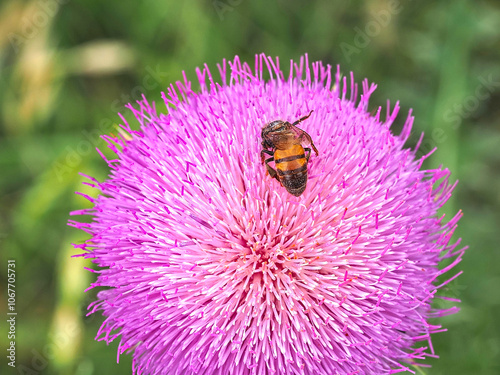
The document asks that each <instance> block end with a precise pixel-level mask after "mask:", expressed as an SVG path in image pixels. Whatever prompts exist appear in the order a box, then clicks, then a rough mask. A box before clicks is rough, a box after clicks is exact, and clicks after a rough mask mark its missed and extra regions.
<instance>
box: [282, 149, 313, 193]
mask: <svg viewBox="0 0 500 375" xmlns="http://www.w3.org/2000/svg"><path fill="white" fill-rule="evenodd" d="M274 163H275V166H276V171H277V172H278V177H279V179H280V181H281V183H282V184H283V186H284V187H285V188H286V190H287V191H288V192H289V193H290V194H292V195H295V196H299V195H301V194H302V193H303V192H304V190H305V189H306V184H307V159H306V156H305V153H304V148H303V147H302V146H301V145H298V144H296V145H293V146H292V147H290V148H289V149H286V150H276V151H275V153H274Z"/></svg>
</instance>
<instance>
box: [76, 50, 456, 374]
mask: <svg viewBox="0 0 500 375" xmlns="http://www.w3.org/2000/svg"><path fill="white" fill-rule="evenodd" d="M218 67H219V71H220V76H221V80H220V81H221V82H220V83H217V81H216V80H215V79H213V78H212V74H211V73H210V71H209V70H208V68H207V67H206V66H205V68H204V69H203V70H199V69H198V70H197V75H198V77H199V81H200V85H201V90H200V91H199V92H197V91H196V90H194V89H193V88H192V85H191V82H189V81H187V79H186V78H184V82H177V83H176V86H174V85H171V86H170V87H169V88H168V89H167V92H166V94H164V95H163V98H164V100H165V103H166V105H167V108H168V111H165V112H168V114H164V113H161V112H158V111H157V110H156V108H155V105H154V104H152V105H151V104H149V103H148V102H147V101H146V99H145V98H144V100H143V101H141V102H139V105H140V108H139V109H134V107H132V106H130V109H131V110H132V111H133V112H134V113H135V115H136V117H137V119H138V120H139V122H140V124H141V127H140V131H135V130H132V127H131V126H130V125H129V124H128V123H127V122H126V121H125V120H124V119H123V121H124V124H123V125H122V131H121V133H122V135H121V136H119V137H116V138H114V137H110V136H104V138H105V139H106V140H107V142H108V145H109V147H110V148H111V149H112V150H113V151H114V152H115V153H116V154H117V159H116V160H108V164H109V166H110V168H111V174H110V176H109V178H108V179H107V180H106V181H104V182H98V181H97V180H95V179H93V178H92V177H88V178H89V179H90V180H91V182H90V183H88V184H90V185H92V186H94V187H96V188H98V189H99V190H100V192H101V194H100V195H99V196H98V197H97V198H95V199H94V198H91V197H88V199H90V200H91V201H92V202H93V203H94V207H93V208H92V209H89V210H80V211H76V212H74V213H73V214H87V215H90V216H91V217H92V218H93V220H92V222H91V223H89V224H85V223H80V222H75V221H70V224H71V225H74V226H76V227H78V228H82V229H84V230H86V231H88V232H89V233H90V235H91V238H90V239H89V240H88V241H87V242H86V243H84V244H80V245H76V246H77V248H79V249H83V251H84V254H82V256H85V257H87V258H91V259H93V262H94V263H96V264H97V265H98V266H99V267H100V268H99V269H98V270H96V271H94V272H96V273H97V274H98V277H97V282H95V283H94V284H92V286H91V287H106V288H105V289H104V290H101V291H100V292H99V293H98V297H97V301H95V302H94V303H92V304H91V305H90V306H89V310H90V313H95V312H97V311H102V314H103V315H104V316H105V321H104V323H103V324H102V326H101V328H100V330H99V333H98V336H97V337H96V339H97V340H104V341H106V342H110V341H112V340H114V339H119V346H118V355H120V354H121V353H124V352H131V353H133V372H134V373H137V374H199V375H200V374H224V375H225V374H235V375H236V374H238V375H243V374H390V373H395V372H400V371H405V370H407V371H410V372H413V371H412V370H411V369H410V368H409V367H408V366H409V365H414V364H416V360H421V359H425V358H426V357H429V356H431V357H433V356H435V353H434V350H433V347H432V344H431V334H432V333H436V332H439V331H442V329H441V327H440V326H436V325H433V324H430V323H429V322H428V320H429V318H433V317H439V316H443V315H445V314H449V313H453V312H455V311H456V310H457V309H456V308H451V309H448V310H444V311H441V310H436V309H433V308H431V302H432V301H433V300H434V299H435V298H436V297H438V296H437V293H438V290H439V288H440V287H442V286H443V285H445V284H446V283H447V282H445V283H443V284H441V285H437V278H438V276H440V275H442V274H444V273H446V272H448V271H449V270H450V269H451V268H452V267H453V266H455V265H456V264H457V263H458V262H459V261H460V259H461V256H462V254H463V252H464V249H460V250H455V249H456V247H457V245H458V243H459V242H457V243H454V244H449V240H450V238H451V236H452V233H453V231H454V229H455V227H456V223H457V221H458V220H459V218H460V216H461V213H460V212H459V213H458V214H457V215H456V216H455V217H453V218H452V219H451V220H449V221H448V222H447V223H444V221H443V217H441V218H438V217H437V213H436V212H437V210H438V208H440V207H441V206H442V205H443V204H444V203H445V202H446V200H447V199H448V198H449V197H450V195H451V192H452V190H453V187H454V186H455V185H450V184H449V183H448V178H449V174H450V173H449V171H448V170H447V169H435V170H420V167H421V165H422V162H423V160H424V159H425V158H426V157H427V156H428V155H425V156H423V157H421V158H417V157H416V155H417V149H418V146H417V149H414V150H411V149H408V148H405V147H404V144H405V141H406V140H407V139H408V137H409V136H410V131H411V127H412V124H413V117H412V116H411V113H410V115H409V116H408V118H407V119H406V122H405V124H404V127H403V130H402V132H401V134H400V135H399V136H396V135H394V134H393V133H391V130H390V127H391V124H392V123H393V121H394V120H395V118H396V115H397V113H398V110H399V106H398V104H396V105H395V107H394V108H392V109H391V108H390V106H389V108H387V115H386V116H385V119H383V118H382V117H383V116H382V115H381V111H382V110H381V109H380V108H379V109H378V111H377V112H376V113H375V114H374V115H370V113H369V112H368V100H369V97H370V94H371V93H372V92H373V91H374V89H375V87H376V86H375V85H373V84H372V85H369V84H368V82H367V81H366V80H365V81H364V82H363V84H362V94H361V97H360V99H359V100H358V99H357V93H358V86H357V85H356V84H355V83H354V80H353V77H352V74H351V77H350V94H349V96H348V88H349V87H348V80H347V79H346V77H341V75H340V72H339V70H338V69H337V73H336V75H335V77H332V74H331V69H330V66H326V67H325V66H324V65H323V64H322V63H321V62H317V63H313V64H312V66H311V65H310V64H309V63H308V60H307V56H305V57H304V58H301V60H300V63H299V64H295V63H293V62H291V64H290V73H289V76H288V78H287V79H285V78H284V74H283V72H282V71H281V70H280V67H279V60H278V59H276V60H273V59H271V58H268V57H266V56H264V55H259V56H256V59H255V66H254V68H251V67H250V66H249V65H248V64H247V63H243V62H241V61H240V59H239V58H238V57H236V58H234V60H233V61H232V62H229V63H226V61H224V62H223V64H222V65H219V66H218ZM311 68H312V69H311ZM267 73H269V76H270V77H269V78H268V79H267V80H266V79H265V78H264V76H265V74H267ZM184 77H185V76H184ZM311 110H314V111H313V113H312V114H311V116H310V118H309V119H308V120H307V121H304V122H303V123H301V125H300V127H301V128H302V129H303V130H304V131H307V132H308V133H309V134H310V135H311V137H312V139H313V140H314V143H315V145H316V146H317V148H318V150H319V155H318V156H316V155H315V154H313V155H312V156H311V159H310V160H309V163H308V172H309V181H308V185H307V188H306V190H305V192H304V193H303V194H302V195H301V196H299V197H295V196H293V195H291V194H289V193H288V192H287V191H286V190H285V188H283V187H282V186H281V185H280V183H279V182H278V181H277V180H276V179H272V178H271V177H270V176H268V175H266V168H265V166H263V165H262V164H261V162H260V150H261V148H262V146H261V139H260V135H261V129H262V127H263V126H264V125H265V124H266V123H269V122H271V121H273V120H279V119H281V120H283V121H290V122H292V121H294V120H296V119H298V118H299V117H301V116H304V115H306V114H308V113H309V112H310V111H311ZM419 143H420V142H419ZM445 258H451V261H449V265H448V266H447V267H446V268H443V269H441V270H440V269H439V268H438V265H439V263H440V262H441V261H442V260H443V259H445ZM458 274H460V272H459V273H458ZM458 274H457V275H455V276H453V275H452V276H451V278H449V280H448V281H450V280H452V279H453V278H455V277H456V276H458ZM443 298H445V299H446V297H443ZM419 341H424V343H418V342H419Z"/></svg>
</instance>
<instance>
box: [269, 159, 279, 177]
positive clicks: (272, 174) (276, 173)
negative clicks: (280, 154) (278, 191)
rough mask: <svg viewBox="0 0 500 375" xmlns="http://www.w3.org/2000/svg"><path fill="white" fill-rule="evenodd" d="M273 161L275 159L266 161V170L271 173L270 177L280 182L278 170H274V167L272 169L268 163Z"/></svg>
mask: <svg viewBox="0 0 500 375" xmlns="http://www.w3.org/2000/svg"><path fill="white" fill-rule="evenodd" d="M271 161H274V157H272V158H269V159H266V168H267V173H269V175H270V176H271V177H272V178H275V179H277V180H278V181H279V180H280V179H279V178H278V172H276V169H274V168H273V167H271V166H270V165H269V164H268V163H269V162H271Z"/></svg>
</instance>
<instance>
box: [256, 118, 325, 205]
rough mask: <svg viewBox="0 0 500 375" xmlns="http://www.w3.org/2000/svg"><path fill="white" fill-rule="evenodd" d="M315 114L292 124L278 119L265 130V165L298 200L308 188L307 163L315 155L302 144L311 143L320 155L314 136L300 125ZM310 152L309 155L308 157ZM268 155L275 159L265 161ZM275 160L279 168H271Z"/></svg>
mask: <svg viewBox="0 0 500 375" xmlns="http://www.w3.org/2000/svg"><path fill="white" fill-rule="evenodd" d="M312 112H313V111H311V112H309V114H308V115H307V116H304V117H301V118H300V119H298V120H297V121H295V122H294V123H293V124H290V123H289V122H288V121H282V120H276V121H272V122H270V123H268V124H266V125H265V126H264V127H263V128H262V148H263V149H262V151H261V152H260V159H261V163H262V164H264V162H265V163H266V168H267V172H268V173H269V175H270V176H271V177H272V178H276V179H277V180H278V181H279V182H280V183H281V185H282V186H284V187H285V189H286V190H287V191H288V192H289V193H290V194H292V195H295V196H296V197H298V196H300V195H301V194H302V193H303V192H304V190H305V189H306V184H307V163H308V162H309V157H310V156H311V149H310V148H309V147H306V148H304V147H302V142H303V141H307V142H308V143H309V144H310V145H311V147H312V149H313V150H314V152H315V153H316V156H317V155H318V150H317V149H316V146H314V143H313V141H312V139H311V136H310V135H309V134H307V133H306V132H305V131H303V130H301V129H299V128H298V127H297V126H296V125H298V124H299V123H301V122H302V121H304V120H305V119H307V118H308V117H309V116H311V113H312ZM268 149H271V151H269V150H268ZM306 152H308V154H307V155H306ZM265 154H268V155H271V157H270V158H268V159H265V157H266V156H265ZM271 161H274V166H275V168H276V169H273V168H272V167H271V166H270V165H269V162H271Z"/></svg>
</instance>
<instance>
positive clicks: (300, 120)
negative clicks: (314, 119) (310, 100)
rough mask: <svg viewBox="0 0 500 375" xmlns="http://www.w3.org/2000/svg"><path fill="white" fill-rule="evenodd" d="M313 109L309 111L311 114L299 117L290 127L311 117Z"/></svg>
mask: <svg viewBox="0 0 500 375" xmlns="http://www.w3.org/2000/svg"><path fill="white" fill-rule="evenodd" d="M313 111H314V109H311V112H309V114H308V115H307V116H304V117H301V118H299V119H298V120H297V121H295V122H294V123H293V124H292V125H293V126H295V125H297V124H298V123H300V122H302V121H304V120H305V119H307V118H309V116H311V113H313Z"/></svg>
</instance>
